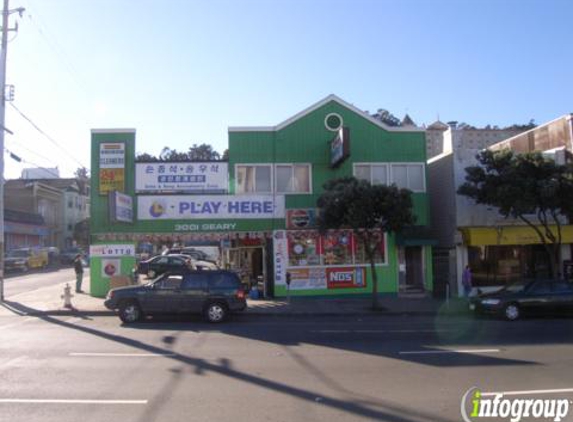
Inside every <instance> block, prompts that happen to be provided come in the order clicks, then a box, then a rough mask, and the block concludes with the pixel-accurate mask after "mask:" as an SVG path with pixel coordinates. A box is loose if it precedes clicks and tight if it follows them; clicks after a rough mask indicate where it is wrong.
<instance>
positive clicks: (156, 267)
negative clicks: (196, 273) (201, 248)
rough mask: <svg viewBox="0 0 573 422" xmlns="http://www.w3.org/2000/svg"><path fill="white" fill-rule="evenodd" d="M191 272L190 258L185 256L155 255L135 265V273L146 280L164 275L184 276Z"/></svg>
mask: <svg viewBox="0 0 573 422" xmlns="http://www.w3.org/2000/svg"><path fill="white" fill-rule="evenodd" d="M191 270H192V267H191V266H190V258H189V257H188V256H186V255H157V256H154V257H152V258H149V259H148V260H146V261H141V262H140V263H139V264H138V265H137V272H138V273H139V274H145V275H147V277H148V278H155V277H157V276H158V275H161V274H164V273H167V272H169V273H177V274H185V273H187V272H189V271H191Z"/></svg>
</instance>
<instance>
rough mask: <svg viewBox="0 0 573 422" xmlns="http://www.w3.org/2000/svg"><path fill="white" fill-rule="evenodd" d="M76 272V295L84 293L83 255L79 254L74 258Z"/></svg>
mask: <svg viewBox="0 0 573 422" xmlns="http://www.w3.org/2000/svg"><path fill="white" fill-rule="evenodd" d="M74 271H75V272H76V293H83V290H82V280H83V278H84V265H83V262H82V254H80V253H79V254H77V255H76V257H75V258H74Z"/></svg>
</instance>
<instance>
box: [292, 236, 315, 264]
mask: <svg viewBox="0 0 573 422" xmlns="http://www.w3.org/2000/svg"><path fill="white" fill-rule="evenodd" d="M318 244H319V234H318V232H316V231H304V230H300V231H289V232H288V256H289V261H288V263H289V265H290V266H295V267H297V266H307V265H320V251H319V248H318Z"/></svg>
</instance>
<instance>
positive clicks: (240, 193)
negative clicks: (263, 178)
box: [235, 163, 275, 195]
mask: <svg viewBox="0 0 573 422" xmlns="http://www.w3.org/2000/svg"><path fill="white" fill-rule="evenodd" d="M239 167H270V170H271V171H270V173H271V184H270V186H271V188H270V190H269V191H268V192H267V191H265V192H258V191H256V190H255V191H254V192H239V189H238V188H239V184H238V177H237V175H238V173H239ZM255 183H256V176H255ZM274 186H275V185H274V166H273V164H272V163H237V164H235V195H254V194H255V195H256V194H265V193H274V192H273V189H274Z"/></svg>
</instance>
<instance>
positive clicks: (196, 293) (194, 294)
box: [104, 270, 247, 323]
mask: <svg viewBox="0 0 573 422" xmlns="http://www.w3.org/2000/svg"><path fill="white" fill-rule="evenodd" d="M104 304H105V306H106V307H107V308H108V309H112V310H118V311H119V318H120V319H121V320H122V321H123V322H126V323H132V322H136V321H138V320H140V319H141V318H142V317H143V316H144V315H147V314H165V313H168V314H173V313H202V314H203V317H204V318H205V320H207V321H208V322H211V323H218V322H222V321H224V320H225V319H227V317H228V316H229V314H230V313H231V312H237V311H242V310H244V309H245V308H246V307H247V302H246V299H245V292H244V290H243V288H242V286H241V281H240V280H239V277H238V276H237V274H235V273H234V272H232V271H225V270H216V271H193V272H190V273H187V274H184V275H173V274H164V275H163V276H160V277H158V278H157V279H155V280H154V281H152V282H150V283H148V284H145V285H142V286H135V287H134V286H129V287H119V288H116V289H112V290H110V291H109V293H108V294H107V297H106V300H105V302H104Z"/></svg>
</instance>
